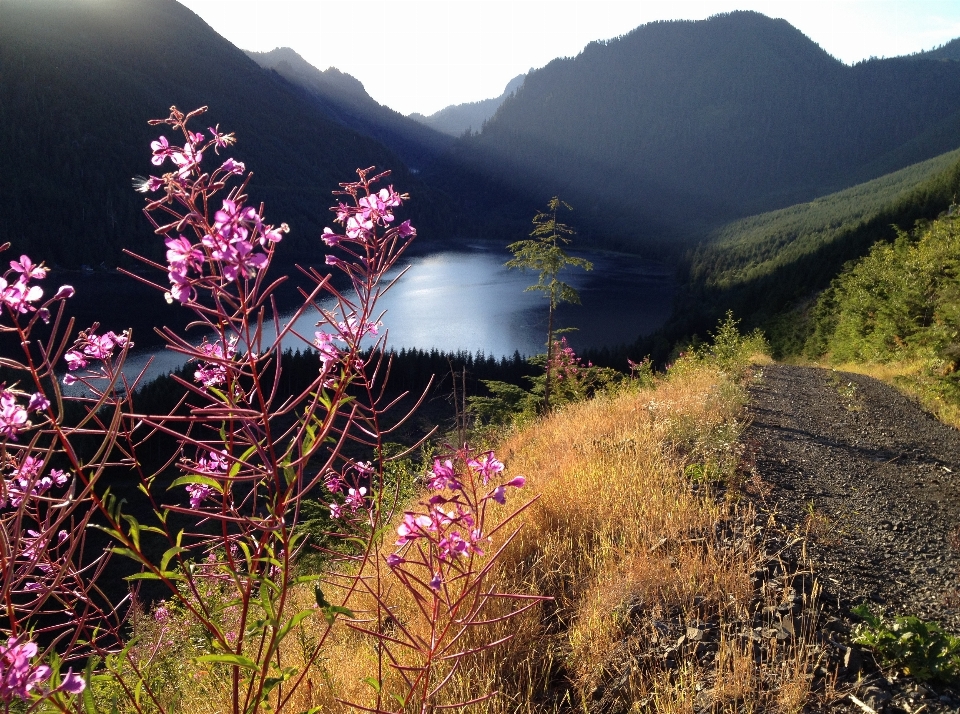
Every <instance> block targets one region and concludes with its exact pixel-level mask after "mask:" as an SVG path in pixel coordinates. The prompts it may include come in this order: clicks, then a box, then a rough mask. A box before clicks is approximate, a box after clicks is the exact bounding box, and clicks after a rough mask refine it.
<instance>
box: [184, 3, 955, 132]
mask: <svg viewBox="0 0 960 714" xmlns="http://www.w3.org/2000/svg"><path fill="white" fill-rule="evenodd" d="M180 1H181V2H182V3H183V4H184V5H186V6H187V7H189V8H190V9H191V10H193V11H194V12H196V13H197V14H198V15H199V16H200V17H202V18H203V19H204V20H205V21H206V22H207V23H208V24H209V25H210V26H211V27H213V28H214V29H215V30H216V31H217V32H219V33H220V34H221V35H222V36H224V37H225V38H227V39H228V40H230V41H231V42H232V43H233V44H235V45H237V46H238V47H241V48H242V49H245V50H254V51H257V52H266V51H268V50H272V49H274V48H275V47H292V48H293V49H294V50H296V51H297V52H298V53H299V54H300V55H301V56H302V57H303V58H304V59H306V60H307V61H308V62H310V64H312V65H314V66H316V67H318V68H320V69H326V68H327V67H336V68H337V69H339V70H341V71H343V72H346V73H348V74H351V75H353V76H354V77H356V78H357V79H359V80H360V81H361V82H362V83H363V85H364V88H365V89H366V90H367V92H368V93H369V94H370V96H372V97H373V98H374V99H376V100H377V101H378V102H380V103H381V104H384V105H386V106H388V107H391V108H392V109H395V110H396V111H398V112H401V113H403V114H410V113H411V112H420V113H421V114H428V115H429V114H432V113H433V112H436V111H438V110H440V109H442V108H443V107H445V106H448V105H450V104H460V103H463V102H474V101H478V100H480V99H486V98H488V97H497V96H499V95H500V94H501V93H502V92H503V89H504V87H505V86H506V84H507V82H509V81H510V80H511V79H513V78H514V77H516V76H517V75H518V74H522V73H524V72H527V71H528V70H530V69H531V68H539V67H543V66H544V65H546V64H547V63H548V62H550V61H551V60H552V59H554V58H556V57H573V56H576V55H577V54H578V53H579V52H580V51H581V50H582V49H583V48H584V46H586V45H587V44H588V43H589V42H592V41H594V40H603V39H610V38H614V37H617V36H619V35H623V34H625V33H627V32H629V31H630V30H632V29H634V28H635V27H637V26H639V25H642V24H644V23H647V22H651V21H654V20H673V19H684V20H701V19H704V18H707V17H710V16H711V15H715V14H717V13H721V12H730V11H732V10H756V11H757V12H761V13H763V14H765V15H768V16H770V17H780V18H783V19H785V20H787V21H788V22H789V23H790V24H792V25H793V26H794V27H796V28H798V29H799V30H800V31H801V32H803V33H804V34H805V35H807V37H809V38H810V39H812V40H813V41H814V42H816V43H817V44H819V45H820V46H821V47H822V48H823V49H825V50H826V51H827V52H829V53H830V54H831V55H833V56H834V57H836V58H837V59H840V60H842V61H843V62H846V63H847V64H853V63H855V62H858V61H860V60H862V59H867V58H869V57H894V56H897V55H903V54H910V53H913V52H918V51H920V50H925V49H932V48H933V47H936V46H939V45H941V44H943V43H945V42H948V41H950V40H952V39H953V38H955V37H960V0H753V1H749V0H738V1H729V0H666V1H664V0H630V1H628V0H546V1H545V0H180Z"/></svg>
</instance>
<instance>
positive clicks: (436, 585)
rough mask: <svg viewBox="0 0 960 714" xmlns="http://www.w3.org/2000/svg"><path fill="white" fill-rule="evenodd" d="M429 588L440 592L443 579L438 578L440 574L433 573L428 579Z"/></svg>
mask: <svg viewBox="0 0 960 714" xmlns="http://www.w3.org/2000/svg"><path fill="white" fill-rule="evenodd" d="M429 584H430V588H431V589H433V590H436V591H437V592H439V591H440V588H441V586H442V585H443V579H442V578H441V577H440V573H435V574H434V576H433V577H432V578H430V583H429Z"/></svg>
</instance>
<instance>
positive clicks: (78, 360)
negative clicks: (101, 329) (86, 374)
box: [63, 350, 87, 372]
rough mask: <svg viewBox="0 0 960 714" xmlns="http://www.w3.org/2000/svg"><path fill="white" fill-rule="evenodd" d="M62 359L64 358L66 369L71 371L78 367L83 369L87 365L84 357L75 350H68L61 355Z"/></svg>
mask: <svg viewBox="0 0 960 714" xmlns="http://www.w3.org/2000/svg"><path fill="white" fill-rule="evenodd" d="M63 359H64V360H66V362H67V369H69V370H70V371H71V372H74V371H76V370H78V369H83V368H84V367H86V366H87V360H86V358H85V357H84V356H83V355H82V354H80V353H79V352H77V351H76V350H70V351H69V352H67V353H66V354H65V355H64V356H63Z"/></svg>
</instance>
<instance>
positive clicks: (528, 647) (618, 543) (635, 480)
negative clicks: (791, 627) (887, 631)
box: [189, 360, 810, 714]
mask: <svg viewBox="0 0 960 714" xmlns="http://www.w3.org/2000/svg"><path fill="white" fill-rule="evenodd" d="M744 401H745V392H744V390H743V389H742V388H741V387H740V386H738V385H737V384H736V383H735V382H734V381H732V379H731V378H730V377H729V376H727V375H724V374H722V373H721V372H719V371H718V370H715V369H712V368H710V367H708V366H705V365H703V364H702V363H701V362H700V361H698V360H691V361H690V364H681V365H679V366H678V367H677V368H675V369H674V370H671V376H670V377H669V378H666V379H663V380H659V381H658V382H657V383H656V385H655V386H654V387H653V388H650V389H645V390H632V391H631V390H624V391H622V392H620V393H618V394H615V395H611V396H602V397H598V398H596V399H593V400H591V401H588V402H583V403H580V404H574V405H570V406H568V407H566V408H564V409H562V410H560V411H559V412H558V413H555V414H553V415H552V416H550V417H549V418H545V419H543V420H541V421H539V422H537V423H535V424H533V425H532V426H529V427H528V428H525V429H524V430H522V431H521V432H519V433H516V434H515V435H513V436H512V437H510V438H508V439H507V440H506V441H505V442H504V443H503V444H501V445H500V446H499V448H498V455H499V456H500V457H501V458H502V459H503V460H504V461H505V463H506V465H507V470H508V473H509V474H510V475H511V476H515V475H520V474H522V475H524V476H526V477H527V486H526V488H525V489H524V491H526V492H527V493H529V494H536V495H537V497H538V499H537V501H536V502H535V503H534V504H533V505H532V506H531V507H530V508H529V509H528V510H527V511H526V512H525V513H524V514H523V515H522V519H523V527H522V530H521V531H520V534H519V536H518V537H517V538H516V539H515V540H514V541H513V542H512V543H511V545H510V546H509V547H508V549H507V550H506V551H505V552H504V553H503V555H502V557H501V560H500V561H499V564H498V567H497V569H496V571H495V578H496V580H495V581H494V582H491V583H489V585H490V587H492V588H493V589H495V590H497V591H499V592H517V593H526V594H536V595H543V596H548V597H550V598H552V600H550V601H547V602H544V603H542V604H540V605H538V606H537V607H534V608H532V609H530V610H528V611H527V612H525V613H523V614H522V615H519V616H518V617H515V618H513V619H510V620H506V621H503V622H500V623H497V624H495V625H493V626H490V627H487V628H484V629H483V630H482V631H477V632H474V633H472V634H469V635H468V636H467V637H466V638H465V641H464V645H463V647H464V649H467V648H470V647H473V646H477V645H480V644H482V643H484V642H490V641H494V640H498V639H500V638H501V637H505V636H507V635H512V639H510V640H509V641H508V642H506V643H505V644H503V645H501V646H499V647H497V648H496V649H493V650H486V651H482V652H479V653H477V654H475V655H472V656H470V657H469V658H468V659H466V660H464V662H463V664H462V666H461V667H460V669H459V670H458V671H457V672H455V673H454V675H453V677H452V678H451V680H450V683H449V684H448V685H447V687H446V689H444V690H443V692H442V694H441V695H440V699H439V701H438V702H437V703H439V704H444V703H451V702H457V701H465V700H471V699H474V698H476V697H478V696H482V695H484V694H488V693H491V692H494V691H496V692H499V694H498V695H497V696H496V697H493V698H490V699H488V700H486V701H484V702H481V703H480V704H478V705H476V708H475V710H476V711H479V712H489V713H490V714H494V713H497V714H499V713H501V712H550V711H558V710H572V709H581V710H588V709H591V708H592V707H593V705H594V699H595V698H596V697H595V693H596V692H597V691H599V690H598V689H597V688H598V687H603V686H604V685H605V684H609V683H610V681H611V680H612V679H618V680H620V685H619V689H618V692H619V693H618V694H617V697H619V700H620V702H621V704H622V705H624V706H626V707H627V709H632V710H636V711H641V710H652V711H660V712H677V713H679V712H693V711H694V710H698V711H700V710H703V706H704V704H705V703H706V705H707V706H708V708H709V709H710V710H712V711H717V712H724V711H731V712H733V711H771V710H777V711H783V712H795V711H799V710H800V709H801V708H802V706H803V703H804V702H805V701H806V700H807V699H808V697H809V691H810V681H809V666H808V665H809V662H808V659H809V655H808V651H809V650H808V648H806V644H807V643H806V642H805V641H804V639H803V638H798V640H797V641H796V642H795V643H794V644H792V645H789V646H790V647H793V648H794V649H795V651H791V653H790V655H789V656H788V657H786V658H784V657H780V658H779V659H778V660H777V662H776V663H772V662H771V663H769V666H768V664H765V663H763V662H758V661H757V659H756V657H755V656H754V652H753V644H752V643H751V642H749V641H748V642H747V643H744V641H743V640H742V639H738V638H737V637H736V636H735V633H733V632H732V625H731V624H730V623H733V622H742V621H744V620H749V617H750V612H749V609H750V608H751V606H753V605H755V604H756V597H757V594H756V592H755V586H754V583H753V582H752V580H751V573H752V572H754V570H755V568H756V563H757V553H756V549H755V547H756V545H757V543H756V538H755V537H754V536H755V534H756V530H755V525H754V524H753V513H752V511H751V508H750V506H749V505H747V504H745V502H741V501H740V500H739V498H738V494H737V490H736V483H737V482H738V478H739V474H738V471H737V470H738V467H739V465H740V452H739V448H738V438H739V435H740V433H741V431H742V429H743V427H744V426H745V425H744V423H743V421H742V416H741V415H742V409H743V405H744ZM691 465H695V466H696V467H697V468H696V469H693V470H691V468H690V467H691ZM691 473H697V474H708V475H709V478H706V477H705V478H704V479H703V480H701V481H699V482H697V483H694V482H692V480H691V476H690V474H691ZM718 486H723V489H722V490H721V489H720V488H718ZM720 493H722V494H724V495H723V496H719V497H718V494H720ZM387 540H388V541H389V540H391V539H390V538H388V539H387ZM369 567H371V568H372V567H377V566H375V565H371V566H369ZM364 575H367V576H370V575H373V573H372V571H370V572H367V573H364ZM297 597H298V598H301V599H302V600H303V606H304V607H307V606H308V605H309V600H310V599H311V598H312V597H313V594H312V592H307V591H302V592H298V593H297ZM331 599H332V598H331ZM386 599H388V600H390V601H391V603H394V604H393V605H392V615H393V617H394V618H396V621H397V622H402V623H403V625H404V626H405V627H409V628H411V629H412V630H417V628H424V627H426V624H425V623H423V622H421V621H420V620H421V619H422V618H418V615H417V611H416V608H415V607H414V606H413V604H412V602H410V601H409V600H407V601H405V600H404V599H403V598H402V592H401V591H400V589H399V588H396V591H395V593H391V594H389V595H388V596H387V598H386ZM513 606H514V605H512V604H511V603H510V601H501V602H500V605H499V606H498V607H499V610H498V609H496V608H494V607H493V606H491V607H489V608H488V609H487V611H486V613H485V614H487V615H491V616H495V615H497V614H502V613H503V612H505V611H506V609H509V608H510V607H513ZM351 607H352V608H353V609H355V610H356V611H357V612H358V613H359V615H360V616H361V617H363V614H364V613H365V612H373V611H374V610H375V605H374V602H373V601H372V600H371V599H369V598H367V599H364V598H358V599H355V600H352V601H351ZM671 619H672V621H674V622H680V623H685V622H689V621H706V620H709V621H711V622H713V623H715V626H716V627H718V628H719V631H720V633H721V639H720V644H719V646H718V649H717V651H716V654H715V656H714V657H713V659H712V661H710V660H703V659H702V658H700V659H698V658H696V657H692V656H690V657H684V658H683V660H682V661H680V662H679V663H676V664H675V666H672V667H667V666H664V665H662V664H658V662H659V660H656V659H655V658H654V659H650V658H646V659H644V657H642V656H640V654H642V653H643V652H644V651H646V649H647V648H649V645H650V643H651V642H656V641H657V640H656V638H657V637H658V631H657V627H656V625H657V623H658V621H659V620H671ZM320 622H321V620H320V618H312V619H310V620H307V621H306V623H305V625H304V626H303V627H302V629H301V631H300V632H298V633H296V637H294V636H293V635H291V637H290V638H288V640H287V642H286V644H285V646H284V648H283V652H282V660H283V665H284V666H293V667H300V666H302V663H303V653H304V652H306V651H308V650H309V646H310V644H311V643H313V642H315V641H316V639H317V638H318V637H319V636H320V631H319V630H318V629H316V628H317V627H318V626H319V625H320ZM311 623H312V624H311ZM389 624H390V623H386V624H385V625H382V627H388V626H389ZM418 631H420V632H421V633H422V634H425V633H426V630H423V629H421V630H418ZM298 642H299V645H298ZM323 651H324V659H323V661H322V662H320V663H319V666H316V667H314V668H312V669H311V670H310V672H309V673H308V682H309V684H308V686H302V687H301V688H300V689H299V691H298V692H297V695H296V697H295V701H293V702H291V703H290V705H289V707H285V710H287V709H289V711H298V712H300V711H306V710H308V709H309V708H311V707H322V711H324V712H331V711H347V710H349V707H347V706H346V705H343V704H341V703H340V702H341V701H343V700H346V701H352V702H356V703H359V704H361V705H363V706H371V705H373V704H374V703H375V701H376V697H375V693H374V690H373V688H372V687H371V686H370V685H369V684H367V683H365V682H364V681H363V680H364V679H365V678H369V677H371V675H373V676H376V675H377V673H378V666H379V664H378V650H377V643H376V642H375V641H374V640H373V639H371V638H369V637H365V636H362V635H360V634H358V633H356V632H354V631H352V630H350V629H349V628H348V627H346V626H343V625H338V626H337V627H336V628H335V630H334V634H333V636H332V638H331V639H329V640H328V641H327V643H326V645H325V647H324V650H323ZM785 662H787V663H789V662H793V664H792V665H790V666H789V667H785V665H784V663H785ZM402 664H417V662H416V661H415V660H412V661H408V662H402ZM774 666H775V667H776V668H778V669H779V671H777V672H772V671H768V670H769V669H770V668H771V667H774ZM191 676H195V677H196V674H194V675H191ZM210 677H212V673H211V674H210ZM382 679H383V681H384V684H383V690H384V691H385V692H400V691H402V686H401V682H400V680H399V677H397V676H396V675H395V674H391V671H390V668H389V667H386V668H385V669H384V670H383V672H382ZM215 684H216V683H215V682H214V681H211V680H210V679H209V677H204V676H199V677H197V681H196V684H195V686H194V692H195V693H196V694H198V695H199V694H200V693H201V692H203V697H202V698H200V697H194V696H190V697H189V699H190V700H191V701H192V702H195V705H194V704H192V705H191V707H190V709H191V714H208V712H209V713H210V714H213V713H214V712H225V711H227V708H226V706H225V705H226V702H225V701H224V698H223V697H222V696H218V695H217V694H214V693H213V692H212V691H211V689H212V688H215ZM222 684H223V683H221V687H222ZM387 705H389V703H388V704H387Z"/></svg>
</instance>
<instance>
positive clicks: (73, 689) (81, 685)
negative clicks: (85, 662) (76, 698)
mask: <svg viewBox="0 0 960 714" xmlns="http://www.w3.org/2000/svg"><path fill="white" fill-rule="evenodd" d="M86 688H87V682H86V680H84V678H83V677H81V676H80V675H79V674H74V673H73V669H71V668H68V669H67V673H66V674H65V675H63V680H62V681H61V682H60V686H59V687H57V691H58V692H66V693H67V694H81V693H83V690H84V689H86Z"/></svg>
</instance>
